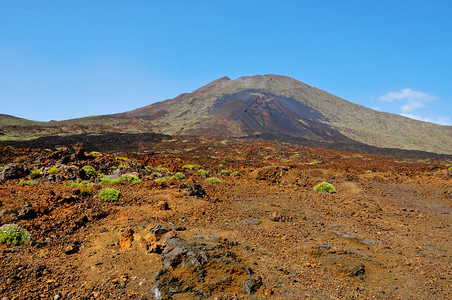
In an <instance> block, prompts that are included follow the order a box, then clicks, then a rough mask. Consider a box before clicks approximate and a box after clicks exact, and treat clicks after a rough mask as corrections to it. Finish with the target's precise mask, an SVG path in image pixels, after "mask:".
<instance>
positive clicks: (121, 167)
mask: <svg viewBox="0 0 452 300" xmlns="http://www.w3.org/2000/svg"><path fill="white" fill-rule="evenodd" d="M118 169H119V170H125V169H126V166H124V165H119V166H118Z"/></svg>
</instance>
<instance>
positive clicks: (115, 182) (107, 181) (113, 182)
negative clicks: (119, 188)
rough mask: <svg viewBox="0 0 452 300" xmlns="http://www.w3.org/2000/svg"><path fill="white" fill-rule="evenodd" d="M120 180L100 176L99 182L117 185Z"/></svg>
mask: <svg viewBox="0 0 452 300" xmlns="http://www.w3.org/2000/svg"><path fill="white" fill-rule="evenodd" d="M119 182H120V180H119V179H110V178H108V177H102V178H101V179H100V183H101V184H111V185H117V184H119Z"/></svg>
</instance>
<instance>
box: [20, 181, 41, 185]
mask: <svg viewBox="0 0 452 300" xmlns="http://www.w3.org/2000/svg"><path fill="white" fill-rule="evenodd" d="M19 184H20V185H21V186H25V185H38V184H39V183H38V182H36V181H33V180H21V181H19Z"/></svg>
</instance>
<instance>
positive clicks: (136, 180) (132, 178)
mask: <svg viewBox="0 0 452 300" xmlns="http://www.w3.org/2000/svg"><path fill="white" fill-rule="evenodd" d="M121 181H128V182H132V183H133V184H137V183H141V182H142V181H141V180H140V179H139V178H138V177H136V176H134V175H131V174H125V175H122V176H121Z"/></svg>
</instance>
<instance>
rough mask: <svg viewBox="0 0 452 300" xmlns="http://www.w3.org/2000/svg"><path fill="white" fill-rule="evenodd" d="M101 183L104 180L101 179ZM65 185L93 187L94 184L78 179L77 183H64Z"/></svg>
mask: <svg viewBox="0 0 452 300" xmlns="http://www.w3.org/2000/svg"><path fill="white" fill-rule="evenodd" d="M101 181H102V179H101ZM63 185H65V186H82V185H93V184H92V183H90V182H88V181H86V180H80V179H77V181H75V182H65V183H63Z"/></svg>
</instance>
